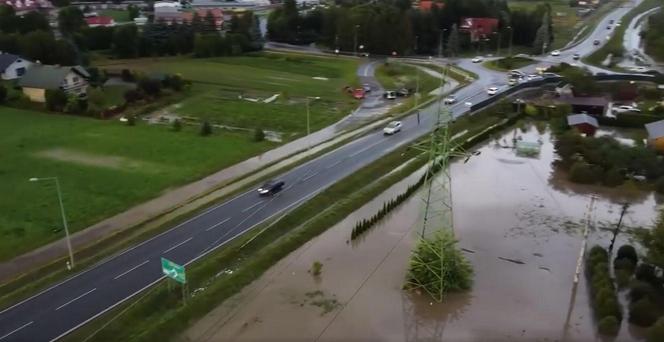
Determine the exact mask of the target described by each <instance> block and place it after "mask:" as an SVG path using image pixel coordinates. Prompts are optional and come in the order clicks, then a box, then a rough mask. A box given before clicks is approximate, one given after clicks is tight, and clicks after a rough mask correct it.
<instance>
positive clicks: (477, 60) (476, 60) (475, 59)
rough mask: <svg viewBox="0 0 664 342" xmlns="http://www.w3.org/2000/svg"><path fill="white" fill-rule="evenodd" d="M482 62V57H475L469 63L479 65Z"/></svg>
mask: <svg viewBox="0 0 664 342" xmlns="http://www.w3.org/2000/svg"><path fill="white" fill-rule="evenodd" d="M483 60H484V58H483V57H482V56H477V57H475V58H473V59H471V60H470V61H471V62H473V63H481V62H482V61H483Z"/></svg>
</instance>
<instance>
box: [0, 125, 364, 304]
mask: <svg viewBox="0 0 664 342" xmlns="http://www.w3.org/2000/svg"><path fill="white" fill-rule="evenodd" d="M364 134H366V132H359V133H357V134H353V135H351V136H349V137H347V138H346V139H343V140H341V141H339V142H337V143H335V144H332V145H330V146H328V147H326V148H324V149H322V150H320V151H319V152H317V153H313V154H311V155H309V156H307V157H304V158H302V159H300V160H298V161H296V162H294V163H293V164H290V165H287V166H284V167H283V168H279V169H275V170H274V171H272V172H270V173H267V174H265V175H263V176H261V177H257V178H256V179H255V180H253V181H251V182H248V183H247V184H246V185H245V186H241V187H239V188H238V189H237V190H235V191H231V192H229V193H227V194H225V195H223V196H221V197H217V198H215V199H213V200H212V201H209V202H207V203H204V204H202V205H201V206H199V207H198V208H196V209H194V210H191V211H189V212H187V213H186V214H182V215H177V216H173V217H172V218H170V219H168V220H166V221H164V222H163V223H161V224H155V223H154V222H155V221H157V220H161V218H159V217H158V218H155V219H153V220H150V221H149V222H145V223H142V224H140V225H138V226H136V227H132V228H131V229H127V230H124V231H122V232H119V233H116V234H114V235H112V236H109V237H107V238H105V239H103V240H100V241H95V242H94V243H92V244H91V245H89V246H87V247H85V248H83V249H79V250H78V251H76V253H75V257H76V260H77V269H78V270H85V269H86V268H88V267H91V266H93V265H94V264H95V263H97V262H99V261H100V260H103V259H105V258H107V257H110V256H112V255H113V254H116V253H118V252H120V251H122V250H124V249H126V248H128V247H130V246H133V245H135V244H138V243H139V242H141V241H144V240H147V239H149V238H151V237H153V236H155V235H157V234H159V233H161V232H163V231H166V230H168V229H170V228H171V227H173V226H175V225H177V224H178V223H179V222H182V221H186V220H187V219H189V218H191V217H194V216H196V215H197V214H198V213H200V212H202V211H203V210H205V209H207V208H209V207H210V206H213V205H216V204H218V203H222V202H223V201H225V200H228V199H230V198H233V197H235V196H237V195H239V194H241V193H243V192H246V191H248V190H249V189H253V188H255V187H256V186H257V185H258V184H261V183H262V182H264V181H266V180H268V179H272V178H274V177H276V176H277V175H279V174H282V173H283V172H285V171H286V170H288V169H290V168H293V167H297V166H299V165H302V164H304V163H306V162H308V161H310V160H313V159H315V158H318V157H320V156H322V155H324V154H326V153H328V152H331V151H333V150H335V149H337V148H339V147H341V146H343V145H345V144H347V143H349V142H350V141H352V140H354V139H357V138H358V137H360V136H362V135H364ZM298 153H300V152H296V153H293V154H292V155H290V156H286V157H284V158H283V159H281V160H277V161H274V162H273V163H271V164H269V165H266V166H265V168H269V167H271V166H273V165H276V164H278V163H280V162H281V161H282V160H287V159H289V158H291V157H293V156H295V155H296V154H298ZM238 181H241V179H237V180H234V181H233V182H238ZM230 184H232V183H229V184H223V185H221V186H220V187H219V188H218V189H220V188H223V187H225V186H228V185H230ZM218 189H214V190H212V191H211V192H213V191H216V190H218ZM203 196H206V195H203ZM192 201H193V200H192ZM185 205H186V204H185ZM163 215H170V213H164V214H163ZM65 260H66V257H63V258H62V259H59V260H54V261H52V262H51V263H49V264H48V265H45V266H43V267H40V268H38V269H35V270H31V271H30V272H28V273H25V274H24V275H22V276H20V277H19V278H16V279H14V280H12V281H9V282H6V283H4V284H2V285H0V294H2V295H0V309H1V308H3V307H8V306H10V305H12V304H14V303H16V302H18V301H20V300H22V299H25V298H27V297H29V296H31V295H33V294H35V293H37V292H38V291H41V290H43V289H45V288H47V287H48V286H50V285H52V284H54V283H56V282H59V281H63V280H64V279H66V278H68V277H70V276H71V275H72V274H71V273H70V272H68V271H66V270H65V269H64V267H63V265H64V263H65Z"/></svg>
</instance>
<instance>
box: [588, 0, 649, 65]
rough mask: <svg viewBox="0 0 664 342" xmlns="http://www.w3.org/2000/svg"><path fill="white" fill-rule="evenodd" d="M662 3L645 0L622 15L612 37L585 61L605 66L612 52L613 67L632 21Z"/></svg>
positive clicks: (619, 55)
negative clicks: (603, 63) (605, 61)
mask: <svg viewBox="0 0 664 342" xmlns="http://www.w3.org/2000/svg"><path fill="white" fill-rule="evenodd" d="M660 4H661V0H644V1H643V2H642V3H641V4H639V5H638V6H636V7H634V8H633V9H632V10H630V11H629V12H627V14H625V16H624V17H622V19H621V21H622V23H621V25H620V26H619V27H617V28H615V30H614V32H613V35H611V38H610V39H609V40H608V41H607V42H606V44H604V45H603V46H602V47H601V48H599V49H597V50H595V52H593V53H592V54H591V55H589V56H587V57H585V58H584V59H583V61H584V62H585V63H588V64H593V65H596V66H599V67H603V65H602V62H604V60H605V59H606V58H607V56H608V55H609V54H611V55H612V56H613V57H612V61H611V64H610V65H609V67H613V63H614V62H615V61H616V60H619V59H620V58H621V57H622V55H623V53H624V52H625V49H624V47H623V37H624V36H625V30H627V27H628V26H629V25H630V23H631V22H632V19H634V17H635V16H637V15H639V14H640V13H642V12H645V11H647V10H649V9H651V8H653V7H656V6H658V5H660Z"/></svg>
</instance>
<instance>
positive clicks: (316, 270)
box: [311, 261, 323, 277]
mask: <svg viewBox="0 0 664 342" xmlns="http://www.w3.org/2000/svg"><path fill="white" fill-rule="evenodd" d="M322 270H323V264H321V263H320V262H319V261H314V263H313V264H312V265H311V274H313V276H314V277H318V276H320V273H321V271H322Z"/></svg>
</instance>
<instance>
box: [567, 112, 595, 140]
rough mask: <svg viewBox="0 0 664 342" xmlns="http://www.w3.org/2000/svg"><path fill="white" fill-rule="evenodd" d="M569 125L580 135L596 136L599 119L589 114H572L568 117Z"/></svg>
mask: <svg viewBox="0 0 664 342" xmlns="http://www.w3.org/2000/svg"><path fill="white" fill-rule="evenodd" d="M567 124H568V125H569V126H571V127H574V128H576V129H577V130H578V131H579V132H580V133H583V134H585V135H587V136H591V135H594V134H595V132H596V131H597V128H599V123H598V122H597V119H595V118H594V117H592V116H590V115H588V114H571V115H568V116H567Z"/></svg>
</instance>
